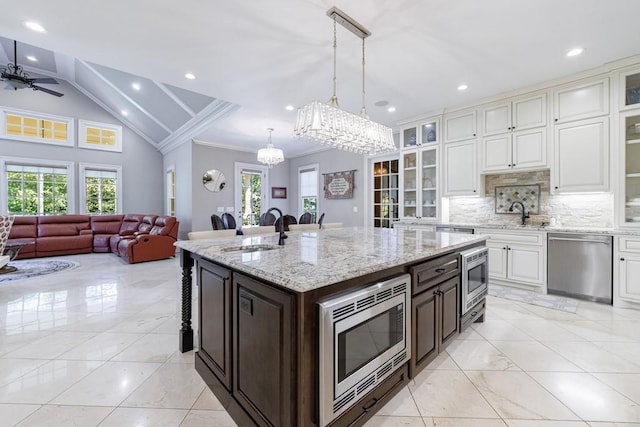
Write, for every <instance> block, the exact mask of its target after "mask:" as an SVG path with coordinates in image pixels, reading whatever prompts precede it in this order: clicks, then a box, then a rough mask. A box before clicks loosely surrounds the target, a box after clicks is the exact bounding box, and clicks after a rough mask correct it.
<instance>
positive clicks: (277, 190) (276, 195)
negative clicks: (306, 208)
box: [271, 187, 287, 199]
mask: <svg viewBox="0 0 640 427" xmlns="http://www.w3.org/2000/svg"><path fill="white" fill-rule="evenodd" d="M271 198H272V199H286V198H287V187H271Z"/></svg>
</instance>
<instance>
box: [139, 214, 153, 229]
mask: <svg viewBox="0 0 640 427" xmlns="http://www.w3.org/2000/svg"><path fill="white" fill-rule="evenodd" d="M157 217H158V215H145V216H144V217H142V222H141V223H140V225H138V232H139V233H148V232H149V231H151V229H152V228H153V225H154V224H155V222H156V218H157Z"/></svg>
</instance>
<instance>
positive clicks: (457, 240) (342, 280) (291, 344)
mask: <svg viewBox="0 0 640 427" xmlns="http://www.w3.org/2000/svg"><path fill="white" fill-rule="evenodd" d="M277 240H278V236H277V234H275V233H274V234H272V235H266V236H252V237H246V238H243V237H242V236H238V237H233V238H225V239H215V240H194V241H180V242H177V243H176V246H178V247H180V248H181V249H182V252H181V257H180V259H181V265H182V269H183V279H182V296H183V304H182V308H183V313H182V329H181V331H180V346H181V347H180V349H181V351H183V352H184V351H188V350H191V349H192V348H193V331H192V328H191V286H192V267H193V265H194V261H195V260H197V261H198V268H197V269H196V276H197V277H198V282H199V284H201V286H200V288H199V295H200V296H201V298H199V310H200V316H199V321H200V325H201V326H200V331H199V333H200V336H199V338H200V341H201V345H200V347H201V348H200V349H199V351H198V352H197V353H196V369H197V370H198V372H199V373H200V375H201V376H202V377H203V378H204V379H205V381H206V382H207V384H208V385H209V386H210V388H211V389H212V390H213V391H214V393H215V394H216V395H217V396H218V398H219V399H220V400H221V401H223V402H226V404H225V407H226V408H227V410H228V411H229V413H230V414H231V415H232V417H234V418H237V421H238V422H242V423H244V422H247V423H255V424H256V425H263V424H264V425H305V426H307V425H309V426H314V425H318V407H317V401H318V394H319V391H318V378H317V367H318V352H319V348H318V318H317V317H318V309H317V303H318V302H320V301H323V300H326V299H327V298H329V297H335V296H336V295H341V294H345V293H348V292H351V291H354V290H357V289H362V288H364V287H366V286H368V285H371V284H373V283H377V282H380V281H382V280H386V279H389V278H392V277H394V276H398V275H401V274H405V273H407V272H408V271H409V269H410V268H411V266H414V265H417V264H420V263H422V262H424V261H427V260H430V259H434V258H438V257H440V256H442V255H447V254H448V255H449V256H451V255H452V254H455V253H457V252H459V251H460V250H462V249H466V248H469V247H472V246H477V245H482V244H484V240H485V238H484V237H483V236H478V235H463V234H455V233H433V232H428V231H425V230H390V229H374V228H362V227H356V228H343V229H332V230H321V231H314V232H299V233H294V232H292V233H289V238H288V239H287V240H286V244H285V245H284V247H277ZM200 282H202V283H200ZM202 284H204V286H202ZM203 290H204V294H203ZM212 290H215V291H212ZM203 295H204V297H203ZM203 301H204V302H203ZM261 310H262V312H261ZM214 313H215V314H214ZM247 316H250V317H247ZM260 316H263V317H262V318H260ZM258 318H260V319H261V323H258V324H254V325H252V326H251V327H248V325H249V324H250V323H249V322H250V321H253V320H254V319H258ZM203 321H204V322H205V325H204V326H203V325H202V322H203ZM270 321H273V323H274V325H272V326H274V327H273V328H272V330H277V331H279V332H277V333H278V334H280V335H278V336H277V337H273V338H274V339H273V341H274V345H273V347H274V350H272V351H269V348H270V346H269V343H268V342H267V343H262V344H261V343H260V340H261V339H263V336H264V335H265V333H262V335H260V334H257V335H255V334H254V335H252V334H253V331H254V330H256V329H259V328H260V327H261V326H264V325H266V324H268V323H269V322H270ZM207 323H208V324H209V325H214V326H209V327H207V326H206V324H207ZM223 324H224V327H223V326H220V325H223ZM216 325H217V326H216ZM203 327H204V331H203V330H202V328H203ZM212 330H215V334H212V332H211V331H212ZM203 336H204V344H203ZM248 336H251V338H250V339H249V340H247V337H248ZM214 337H215V338H214ZM251 340H255V343H254V342H253V341H251ZM213 341H216V342H215V343H214V342H213ZM217 341H221V342H217ZM222 341H224V342H222ZM254 344H255V345H254ZM207 346H208V347H207ZM203 347H204V348H203ZM254 347H255V352H263V353H266V354H265V355H264V357H265V358H266V359H265V360H266V361H265V362H264V363H263V362H258V360H259V359H255V358H254V357H253V356H254V355H252V354H251V353H255V352H249V351H248V349H254ZM269 353H273V355H272V354H269ZM271 356H273V357H271ZM276 359H277V360H276ZM283 361H286V363H285V364H283ZM256 364H260V365H264V366H265V367H270V368H269V369H270V370H271V371H272V372H271V377H270V378H268V379H263V380H260V374H259V372H258V371H257V372H256V373H254V374H252V375H249V372H251V370H252V369H254V368H255V365H256ZM407 373H408V371H407V368H406V365H405V367H404V369H398V372H397V373H395V374H394V375H393V376H391V377H389V378H388V379H387V380H385V382H384V383H382V384H381V385H380V386H379V387H377V388H376V389H375V390H374V391H372V392H371V393H370V394H371V396H369V395H367V396H365V397H364V398H363V404H362V407H363V408H365V409H366V410H364V411H363V412H362V414H358V413H357V411H356V413H354V414H351V412H352V411H348V412H347V413H345V414H344V416H341V417H339V418H338V419H337V420H335V422H333V423H332V424H331V425H349V424H350V423H352V422H356V425H359V423H361V422H362V423H363V422H364V421H365V420H366V419H368V418H369V417H370V416H371V415H372V414H373V412H375V411H376V410H377V408H379V407H381V406H382V405H383V404H384V402H386V401H387V400H389V399H390V398H391V397H392V396H393V395H394V394H395V393H396V392H397V391H398V390H399V389H400V388H401V387H402V386H403V385H404V384H406V382H407V381H408V377H407ZM250 376H252V377H255V378H257V379H256V380H255V381H256V382H260V381H262V382H264V383H265V384H266V382H269V381H271V380H272V382H273V383H274V384H266V385H265V384H260V385H259V387H258V386H255V387H254V385H255V384H251V383H250V382H248V378H249V377H250ZM267 386H272V387H271V389H270V391H269V392H268V393H266V394H265V392H264V390H266V389H269V387H267ZM376 392H378V393H377V394H376ZM359 404H360V402H358V405H359ZM358 405H355V406H358ZM372 405H373V406H372ZM353 409H357V408H353Z"/></svg>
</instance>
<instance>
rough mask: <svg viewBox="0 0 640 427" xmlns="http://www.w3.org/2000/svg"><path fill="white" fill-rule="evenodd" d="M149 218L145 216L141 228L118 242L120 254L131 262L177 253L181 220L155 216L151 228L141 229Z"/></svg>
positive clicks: (150, 259) (155, 258) (151, 259)
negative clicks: (176, 246)
mask: <svg viewBox="0 0 640 427" xmlns="http://www.w3.org/2000/svg"><path fill="white" fill-rule="evenodd" d="M148 220H149V218H148V216H145V218H144V219H143V222H142V224H140V227H138V229H139V230H138V231H137V232H135V233H134V234H133V236H131V237H130V238H123V239H121V240H120V242H119V243H118V255H120V257H122V258H124V259H126V260H127V262H129V263H130V264H134V263H137V262H145V261H153V260H157V259H163V258H171V257H173V256H175V254H176V248H175V246H174V245H173V244H174V243H175V242H176V240H177V239H178V228H179V226H180V223H179V221H177V220H176V218H175V217H172V216H159V217H157V218H154V221H153V225H152V226H151V228H149V229H147V230H141V228H145V227H143V226H145V225H148V222H147V221H148Z"/></svg>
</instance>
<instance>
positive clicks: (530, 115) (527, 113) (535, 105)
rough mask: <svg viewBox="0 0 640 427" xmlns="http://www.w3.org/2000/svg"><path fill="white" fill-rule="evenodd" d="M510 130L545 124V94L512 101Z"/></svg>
mask: <svg viewBox="0 0 640 427" xmlns="http://www.w3.org/2000/svg"><path fill="white" fill-rule="evenodd" d="M511 110H512V111H511V116H512V119H511V130H524V129H531V128H535V127H541V126H546V124H547V95H546V94H540V95H537V96H534V97H531V98H525V99H519V100H517V101H513V106H512V107H511Z"/></svg>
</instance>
